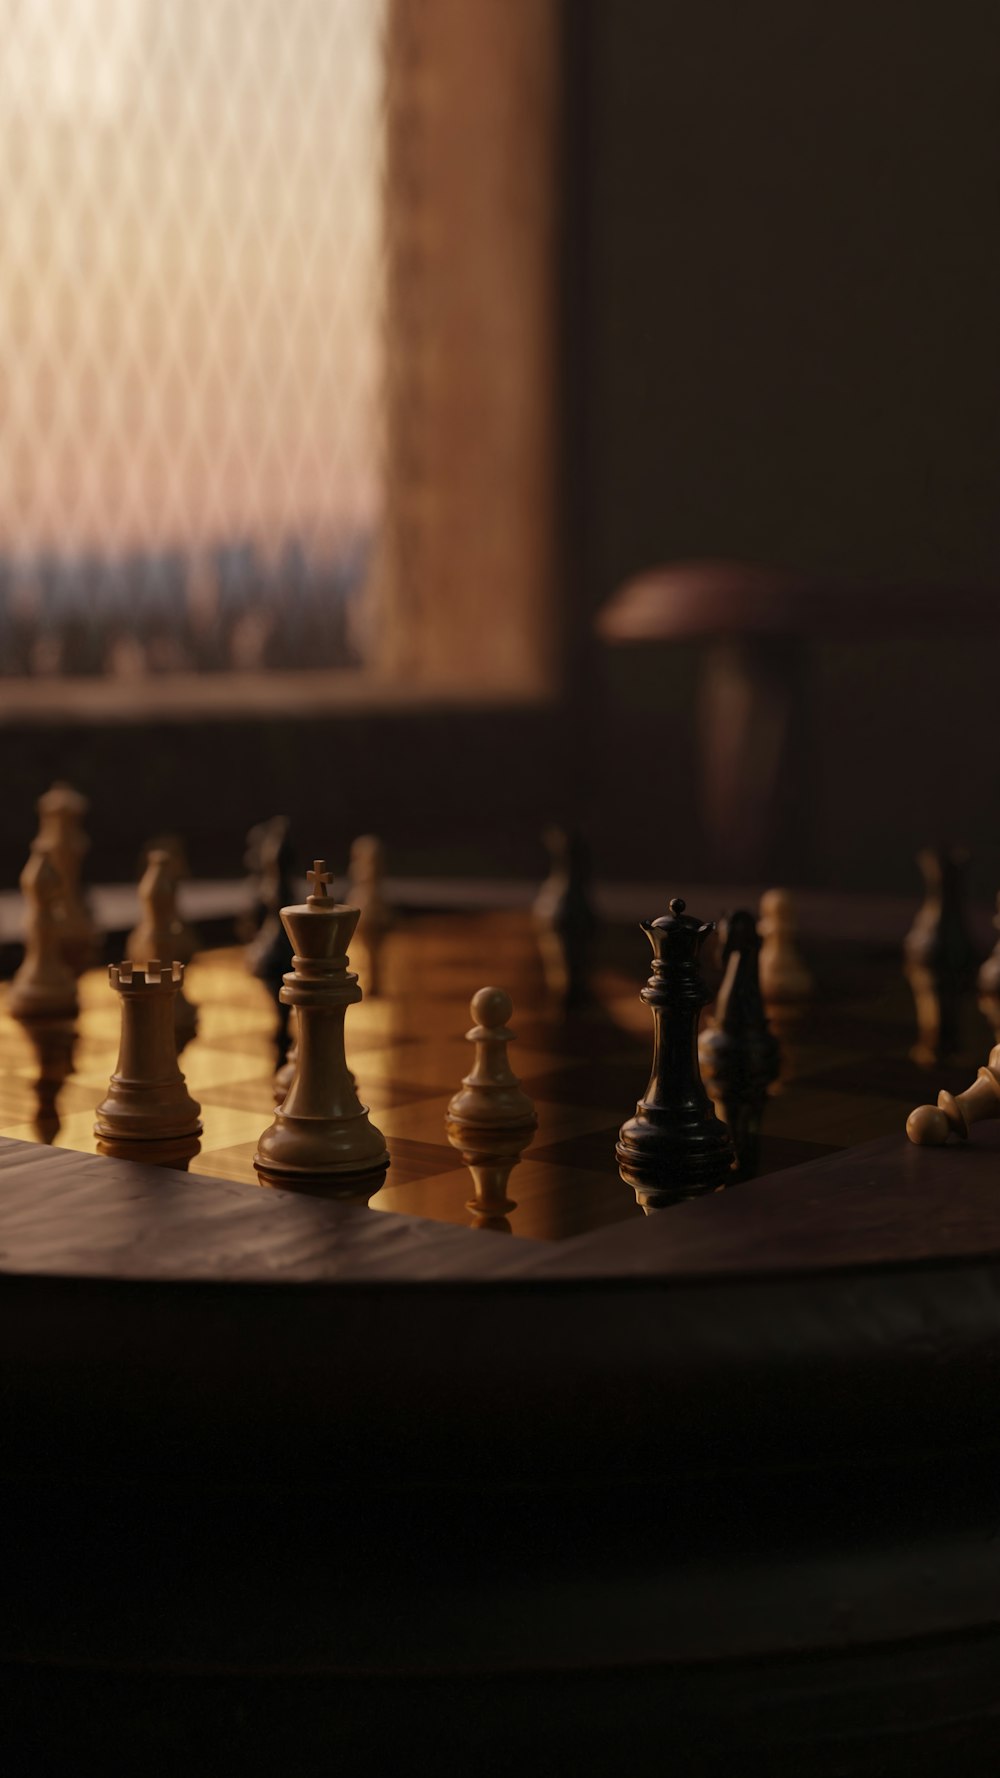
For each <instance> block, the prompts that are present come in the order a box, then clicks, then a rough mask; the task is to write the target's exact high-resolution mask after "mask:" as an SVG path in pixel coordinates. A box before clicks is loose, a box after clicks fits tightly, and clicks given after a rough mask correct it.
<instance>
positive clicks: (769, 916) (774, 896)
mask: <svg viewBox="0 0 1000 1778" xmlns="http://www.w3.org/2000/svg"><path fill="white" fill-rule="evenodd" d="M757 929H758V931H759V933H760V936H761V939H762V941H763V942H762V944H761V950H760V989H761V993H762V995H763V997H764V1000H765V1001H772V1002H782V1001H784V1002H789V1001H796V1000H808V999H809V996H810V995H811V994H812V992H813V987H814V983H813V978H812V976H811V975H810V973H809V971H808V969H807V968H806V966H805V964H804V962H803V961H802V957H801V954H800V952H799V948H798V945H797V943H796V936H795V902H794V899H793V897H792V896H791V895H790V894H789V892H788V890H787V889H767V890H765V892H764V894H763V895H762V896H761V898H760V918H759V920H758V922H757Z"/></svg>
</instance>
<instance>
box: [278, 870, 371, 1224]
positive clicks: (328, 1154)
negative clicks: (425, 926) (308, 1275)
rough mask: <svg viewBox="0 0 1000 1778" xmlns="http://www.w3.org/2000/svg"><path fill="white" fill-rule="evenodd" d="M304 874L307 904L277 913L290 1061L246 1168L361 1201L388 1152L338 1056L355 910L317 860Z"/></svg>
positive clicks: (354, 992) (352, 993) (353, 1000)
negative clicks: (292, 1067) (334, 890)
mask: <svg viewBox="0 0 1000 1778" xmlns="http://www.w3.org/2000/svg"><path fill="white" fill-rule="evenodd" d="M306 874H307V877H308V878H309V881H310V882H311V884H312V890H311V892H310V894H309V895H308V896H307V897H306V900H305V902H302V903H298V904H296V905H294V906H290V907H285V908H282V910H281V920H282V924H283V925H284V927H285V930H286V933H287V936H288V939H289V942H290V946H291V950H292V960H291V969H290V970H289V971H287V972H286V974H285V977H284V981H283V983H282V987H281V996H282V1001H283V1003H284V1004H285V1005H286V1006H289V1007H294V1009H295V1014H296V1031H297V1039H298V1066H297V1068H296V1071H295V1076H294V1079H293V1080H292V1082H291V1085H290V1086H289V1088H288V1091H287V1093H286V1094H285V1097H284V1099H283V1100H282V1102H281V1104H280V1105H279V1106H278V1107H277V1109H276V1110H275V1114H274V1121H273V1122H272V1123H271V1124H270V1125H269V1126H268V1128H267V1129H266V1130H265V1131H264V1133H263V1135H262V1136H261V1137H260V1140H259V1142H258V1144H257V1152H256V1154H255V1155H254V1158H253V1164H254V1167H255V1168H256V1170H257V1174H258V1177H259V1178H260V1180H261V1182H262V1183H263V1184H265V1185H275V1186H281V1187H284V1188H286V1189H297V1190H305V1191H316V1190H319V1191H322V1192H324V1194H325V1195H328V1196H331V1197H350V1198H354V1199H367V1198H370V1197H371V1196H372V1194H373V1193H374V1192H376V1191H378V1189H379V1187H380V1185H381V1184H382V1183H383V1181H384V1179H385V1173H386V1169H387V1167H388V1165H389V1154H388V1150H387V1149H386V1145H385V1138H384V1136H383V1135H382V1132H381V1130H379V1129H377V1128H376V1126H375V1125H374V1124H373V1123H372V1122H371V1121H370V1119H369V1116H368V1109H367V1107H366V1106H364V1105H362V1104H361V1101H360V1100H359V1098H358V1095H357V1090H356V1087H355V1083H354V1077H353V1075H352V1074H351V1073H350V1070H349V1069H348V1066H347V1059H346V1056H345V1052H344V1020H345V1015H346V1013H347V1009H348V1007H349V1006H356V1005H357V1003H358V1002H359V1001H360V999H361V988H360V986H359V985H358V978H357V976H356V975H355V974H354V973H353V971H351V970H350V969H349V968H348V956H347V947H348V945H349V943H350V941H351V938H352V937H353V934H354V930H355V927H356V926H357V923H358V917H359V915H358V909H357V908H354V907H347V906H346V905H344V904H342V903H340V902H335V901H332V900H331V899H330V897H329V896H328V894H327V885H328V884H329V882H330V881H331V879H330V876H329V873H328V872H327V869H326V865H325V863H324V862H323V860H321V859H318V860H317V861H316V863H315V864H314V865H313V868H312V870H310V871H308V872H307V873H306Z"/></svg>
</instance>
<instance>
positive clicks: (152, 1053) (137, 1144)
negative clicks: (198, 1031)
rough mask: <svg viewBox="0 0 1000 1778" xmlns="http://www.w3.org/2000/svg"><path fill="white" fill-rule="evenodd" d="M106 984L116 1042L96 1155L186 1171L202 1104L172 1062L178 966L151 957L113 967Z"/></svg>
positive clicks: (197, 1143)
mask: <svg viewBox="0 0 1000 1778" xmlns="http://www.w3.org/2000/svg"><path fill="white" fill-rule="evenodd" d="M108 980H109V982H110V984H111V986H112V988H113V989H114V990H115V992H116V993H117V994H118V996H119V1002H120V1008H121V1042H120V1046H119V1050H118V1060H117V1062H116V1064H115V1071H114V1073H113V1074H112V1076H111V1081H110V1084H109V1086H108V1091H107V1094H106V1096H105V1098H104V1099H102V1101H101V1103H100V1105H99V1106H98V1107H97V1114H96V1121H95V1123H94V1134H95V1136H96V1137H97V1152H98V1153H99V1154H104V1155H111V1156H112V1157H113V1158H114V1159H115V1160H123V1161H145V1162H147V1163H148V1164H150V1165H152V1166H155V1167H175V1168H179V1169H180V1170H182V1171H186V1169H187V1167H188V1165H189V1163H190V1161H191V1160H192V1159H193V1158H194V1156H195V1155H196V1154H197V1153H198V1150H199V1148H200V1146H201V1107H200V1106H199V1105H198V1104H197V1102H196V1101H195V1100H194V1099H192V1097H191V1095H190V1093H189V1092H188V1090H187V1085H186V1083H185V1080H184V1076H183V1074H182V1073H181V1071H180V1068H179V1066H178V1062H177V1039H176V1035H175V1025H174V998H175V996H176V994H177V991H178V989H179V988H180V986H181V983H182V982H183V980H184V965H183V963H162V964H161V962H160V961H159V959H157V958H150V959H149V960H148V962H147V963H146V965H145V967H144V968H142V969H137V968H134V967H133V965H132V963H131V962H126V963H120V964H114V963H112V964H111V965H110V967H109V970H108Z"/></svg>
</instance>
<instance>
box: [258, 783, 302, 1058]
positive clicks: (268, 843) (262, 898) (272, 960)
mask: <svg viewBox="0 0 1000 1778" xmlns="http://www.w3.org/2000/svg"><path fill="white" fill-rule="evenodd" d="M289 827H290V823H289V821H288V820H287V818H286V817H285V816H284V815H278V816H275V817H274V819H273V820H271V821H266V822H263V823H262V824H261V826H260V827H257V828H254V829H252V831H251V834H250V836H249V840H250V842H251V843H252V844H253V845H254V846H255V848H256V851H255V863H256V870H257V875H256V882H257V886H258V895H259V902H258V903H257V906H258V908H259V911H260V914H261V918H260V926H259V929H258V932H257V935H256V937H255V938H254V939H253V940H252V942H251V943H250V944H249V945H248V946H247V952H246V961H247V968H248V969H249V971H250V973H251V975H255V976H256V977H257V980H258V981H260V982H263V984H264V986H265V988H266V989H267V991H268V993H269V994H270V996H271V998H272V1000H273V1001H274V1008H275V1012H276V1014H277V1025H276V1028H275V1033H274V1044H275V1051H276V1054H277V1066H278V1067H279V1068H281V1067H283V1066H284V1064H285V1062H286V1061H287V1060H288V1051H289V1048H290V1043H291V1039H290V1033H289V1029H288V1021H289V1008H288V1007H287V1006H286V1005H285V1004H284V1002H283V1001H282V1000H281V999H280V994H281V986H282V983H283V981H284V979H285V975H286V973H287V972H288V970H290V969H291V967H292V946H291V941H290V939H289V937H288V934H287V932H286V931H285V928H284V926H283V925H282V922H281V910H282V908H283V907H289V906H290V905H291V904H292V903H293V902H294V901H295V899H296V892H295V882H294V878H293V874H292V872H293V853H292V846H291V841H290V839H289Z"/></svg>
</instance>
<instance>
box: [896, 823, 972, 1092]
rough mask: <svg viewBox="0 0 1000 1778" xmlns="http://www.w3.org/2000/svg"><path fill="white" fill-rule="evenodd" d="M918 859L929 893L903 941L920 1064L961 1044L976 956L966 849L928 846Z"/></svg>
mask: <svg viewBox="0 0 1000 1778" xmlns="http://www.w3.org/2000/svg"><path fill="white" fill-rule="evenodd" d="M917 862H918V863H919V865H920V868H921V871H922V872H923V876H924V884H925V896H924V901H923V905H922V906H921V908H920V910H919V912H918V914H917V917H916V919H915V920H914V922H913V925H912V926H911V928H910V930H909V932H908V933H907V936H906V941H905V945H904V970H905V974H906V977H907V980H908V981H909V984H910V988H911V991H912V993H913V1000H914V1005H915V1008H916V1015H917V1042H916V1044H915V1045H914V1047H913V1049H912V1050H911V1052H910V1053H911V1056H912V1058H913V1060H914V1061H915V1062H918V1063H919V1064H920V1065H921V1066H922V1067H932V1066H933V1065H934V1064H935V1063H937V1062H943V1061H946V1060H947V1059H948V1058H949V1057H951V1056H954V1055H955V1054H957V1052H958V1051H959V1050H960V1049H961V1041H962V1040H961V1022H962V1010H963V1005H964V1002H965V999H966V996H967V995H968V993H969V991H970V990H971V988H972V986H973V984H974V982H975V977H976V963H977V961H978V957H977V953H976V948H975V945H974V944H973V942H972V938H971V936H970V933H969V927H968V922H967V919H966V913H965V863H966V859H965V854H964V853H962V852H959V851H955V850H951V849H949V848H947V847H939V848H937V849H932V848H928V849H926V850H925V851H923V852H921V853H920V854H919V856H918V860H917Z"/></svg>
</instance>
